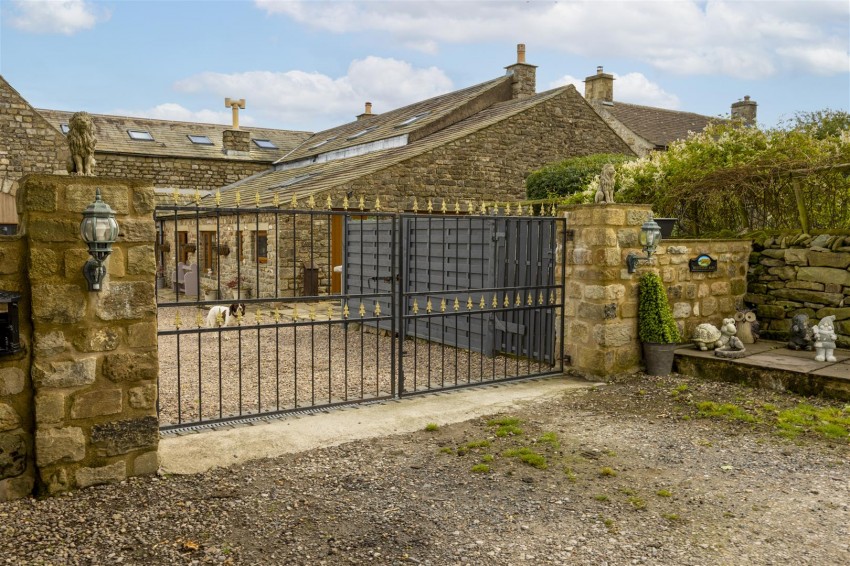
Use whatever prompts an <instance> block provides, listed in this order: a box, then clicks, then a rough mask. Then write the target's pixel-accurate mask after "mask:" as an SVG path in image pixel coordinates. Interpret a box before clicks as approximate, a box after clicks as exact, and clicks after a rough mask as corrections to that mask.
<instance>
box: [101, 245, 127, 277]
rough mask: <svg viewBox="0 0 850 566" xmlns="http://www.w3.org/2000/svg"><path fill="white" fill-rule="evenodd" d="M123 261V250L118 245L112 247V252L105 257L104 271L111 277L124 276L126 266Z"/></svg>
mask: <svg viewBox="0 0 850 566" xmlns="http://www.w3.org/2000/svg"><path fill="white" fill-rule="evenodd" d="M125 264H126V262H125V261H124V250H122V249H121V248H120V247H118V246H114V247H113V248H112V253H111V254H109V257H108V258H106V273H108V274H109V275H111V276H112V277H124V275H125V274H126V273H127V266H126V265H125Z"/></svg>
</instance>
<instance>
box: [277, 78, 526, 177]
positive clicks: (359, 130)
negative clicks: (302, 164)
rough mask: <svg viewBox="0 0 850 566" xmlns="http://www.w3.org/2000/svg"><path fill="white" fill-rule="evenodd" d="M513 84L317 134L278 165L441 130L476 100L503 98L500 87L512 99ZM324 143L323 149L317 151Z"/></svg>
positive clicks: (472, 90) (475, 89)
mask: <svg viewBox="0 0 850 566" xmlns="http://www.w3.org/2000/svg"><path fill="white" fill-rule="evenodd" d="M510 84H511V77H510V76H503V77H499V78H498V79H494V80H491V81H487V82H484V83H480V84H477V85H474V86H471V87H468V88H464V89H461V90H456V91H454V92H450V93H448V94H443V95H440V96H435V97H433V98H430V99H428V100H423V101H420V102H416V103H413V104H410V105H408V106H404V107H402V108H398V109H395V110H391V111H389V112H385V113H378V114H374V115H372V116H371V117H368V118H364V119H362V120H357V121H355V122H349V123H348V124H343V125H342V126H337V127H335V128H331V129H329V130H324V131H322V132H317V133H315V134H313V135H312V136H310V137H309V138H308V139H306V140H305V141H304V143H303V144H301V146H299V147H298V148H297V149H296V150H295V151H293V152H292V153H291V154H289V155H286V156H285V157H283V158H282V159H280V160H279V161H278V163H284V162H292V161H296V160H300V159H304V158H306V157H310V156H314V155H319V154H322V153H326V152H331V151H336V150H339V149H343V148H346V147H352V146H356V145H361V144H366V143H370V142H375V141H377V140H382V139H387V138H392V137H396V136H401V135H403V134H412V133H414V132H423V131H426V130H431V129H434V128H438V127H439V125H440V124H439V122H440V121H441V120H443V119H445V118H446V117H447V115H448V114H450V113H452V112H457V111H458V110H462V109H463V107H464V105H468V104H474V102H475V101H476V99H480V98H481V97H482V96H485V97H486V96H487V95H488V94H492V95H493V96H500V94H499V92H498V91H499V90H500V87H502V93H501V97H502V99H505V98H510V91H509V90H508V88H509V87H510ZM492 102H493V100H490V102H488V103H486V104H487V105H489V104H492ZM480 109H481V108H470V109H469V112H468V113H469V114H471V113H473V112H475V111H477V110H480ZM416 116H421V118H419V119H417V120H415V121H414V122H411V123H409V124H404V122H405V121H407V120H409V119H412V118H414V117H416ZM357 134H360V135H357ZM353 136H356V137H353ZM328 140H329V141H328ZM322 142H324V143H322ZM320 143H321V145H320V146H318V147H316V146H317V145H318V144H320Z"/></svg>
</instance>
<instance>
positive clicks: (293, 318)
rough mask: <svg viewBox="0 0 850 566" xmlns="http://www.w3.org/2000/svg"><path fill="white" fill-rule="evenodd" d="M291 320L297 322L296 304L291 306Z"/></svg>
mask: <svg viewBox="0 0 850 566" xmlns="http://www.w3.org/2000/svg"><path fill="white" fill-rule="evenodd" d="M292 320H294V321H296V322H297V321H298V303H295V304H294V305H292Z"/></svg>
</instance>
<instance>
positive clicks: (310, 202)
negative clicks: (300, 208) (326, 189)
mask: <svg viewBox="0 0 850 566" xmlns="http://www.w3.org/2000/svg"><path fill="white" fill-rule="evenodd" d="M307 207H308V208H309V209H310V210H313V209H314V208H316V199H315V198H314V197H313V195H310V198H308V199H307Z"/></svg>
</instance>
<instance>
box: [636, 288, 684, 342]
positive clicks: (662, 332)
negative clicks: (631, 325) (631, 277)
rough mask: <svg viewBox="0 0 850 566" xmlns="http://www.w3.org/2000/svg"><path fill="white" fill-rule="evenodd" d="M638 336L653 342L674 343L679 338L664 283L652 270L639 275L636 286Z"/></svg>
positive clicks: (642, 339)
mask: <svg viewBox="0 0 850 566" xmlns="http://www.w3.org/2000/svg"><path fill="white" fill-rule="evenodd" d="M638 337H639V338H640V340H641V342H652V343H655V344H675V343H677V342H679V340H680V337H679V328H678V327H677V326H676V321H675V320H673V312H672V311H671V310H670V304H669V303H668V302H667V293H666V292H665V291H664V284H663V283H662V282H661V277H659V276H658V274H657V273H655V272H652V271H648V272H646V273H644V274H643V275H642V276H641V278H640V285H639V286H638Z"/></svg>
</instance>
